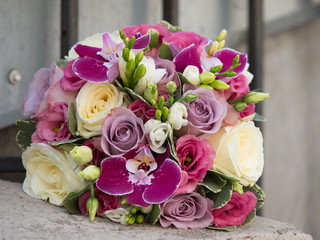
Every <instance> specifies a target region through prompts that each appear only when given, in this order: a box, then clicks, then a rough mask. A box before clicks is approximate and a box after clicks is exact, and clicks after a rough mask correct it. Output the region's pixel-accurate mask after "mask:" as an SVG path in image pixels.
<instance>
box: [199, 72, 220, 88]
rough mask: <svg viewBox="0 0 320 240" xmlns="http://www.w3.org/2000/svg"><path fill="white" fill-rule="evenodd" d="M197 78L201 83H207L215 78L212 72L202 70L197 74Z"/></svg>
mask: <svg viewBox="0 0 320 240" xmlns="http://www.w3.org/2000/svg"><path fill="white" fill-rule="evenodd" d="M199 78H200V81H201V82H202V83H203V84H205V85H207V84H210V83H212V82H213V81H214V80H215V79H216V75H214V74H213V73H212V72H203V73H201V74H200V75H199Z"/></svg>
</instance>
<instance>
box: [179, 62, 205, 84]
mask: <svg viewBox="0 0 320 240" xmlns="http://www.w3.org/2000/svg"><path fill="white" fill-rule="evenodd" d="M182 75H183V76H184V77H185V78H186V79H187V80H188V81H189V82H190V83H191V84H193V85H196V86H198V85H200V83H201V82H200V79H199V68H197V67H196V66H193V65H189V66H187V67H186V68H185V69H184V71H183V74H182Z"/></svg>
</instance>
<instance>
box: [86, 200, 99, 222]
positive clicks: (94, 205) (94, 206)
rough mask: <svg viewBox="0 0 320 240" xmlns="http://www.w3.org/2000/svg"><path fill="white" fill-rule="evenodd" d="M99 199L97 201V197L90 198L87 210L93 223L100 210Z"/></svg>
mask: <svg viewBox="0 0 320 240" xmlns="http://www.w3.org/2000/svg"><path fill="white" fill-rule="evenodd" d="M98 205H99V202H98V199H96V198H95V197H90V198H88V200H87V209H88V212H89V215H90V220H91V221H93V220H94V218H95V216H96V214H97V210H98Z"/></svg>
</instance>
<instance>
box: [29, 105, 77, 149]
mask: <svg viewBox="0 0 320 240" xmlns="http://www.w3.org/2000/svg"><path fill="white" fill-rule="evenodd" d="M67 120H68V104H66V103H62V102H56V103H55V104H54V105H53V106H50V107H49V108H48V109H46V110H44V111H42V112H41V113H40V114H39V115H38V117H37V125H36V131H35V132H34V133H33V134H32V136H31V140H32V142H34V143H40V142H42V143H48V142H53V141H66V140H69V139H70V138H71V137H72V136H71V133H70V131H69V128H68V124H67Z"/></svg>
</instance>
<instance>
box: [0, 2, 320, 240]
mask: <svg viewBox="0 0 320 240" xmlns="http://www.w3.org/2000/svg"><path fill="white" fill-rule="evenodd" d="M254 2H255V3H254ZM65 4H71V5H69V8H66V5H65ZM254 5H255V6H254ZM70 6H71V8H70ZM67 7H68V6H67ZM66 9H67V11H69V13H70V14H69V17H70V16H71V18H69V19H68V18H67V20H66V19H65V20H64V23H63V24H62V23H61V19H63V18H64V17H66V15H65V13H63V11H66ZM250 9H251V10H250ZM163 18H166V19H167V20H171V21H172V23H173V24H178V25H179V26H181V27H182V28H183V30H185V31H194V32H196V33H198V34H200V35H203V36H206V37H209V38H211V39H215V38H216V37H217V35H218V34H219V32H220V30H221V29H223V28H226V29H227V30H228V36H227V38H226V41H227V43H226V45H227V46H228V47H232V48H235V49H236V50H238V51H242V52H247V53H249V59H251V60H252V61H253V62H251V68H250V70H251V71H253V72H254V73H255V74H256V77H255V78H254V81H255V82H256V83H257V85H255V86H258V87H263V91H264V92H269V93H270V94H271V98H270V99H267V100H266V101H265V102H264V103H263V105H262V106H261V107H260V109H259V110H258V111H260V114H262V115H263V116H264V117H265V118H266V119H267V121H266V122H264V123H263V124H262V125H260V127H262V129H263V133H264V145H265V169H264V174H263V177H262V183H261V184H262V187H263V189H264V191H265V193H266V203H265V206H264V207H263V209H262V213H261V214H262V215H263V216H264V217H268V218H272V219H275V220H279V221H285V222H289V223H292V224H294V225H295V226H296V227H298V228H300V229H302V230H303V231H304V232H306V233H309V234H311V235H312V236H313V238H314V239H320V228H319V226H320V204H319V199H320V174H319V173H318V171H320V147H319V143H320V141H319V136H320V107H319V105H318V104H319V93H318V91H319V90H320V77H319V66H320V44H319V43H320V41H319V39H320V0H283V1H279V0H264V1H263V0H251V1H250V0H197V1H194V0H171V1H170V0H169V1H165V0H164V1H160V0H130V1H129V0H90V1H86V0H78V1H76V0H70V1H69V0H46V1H44V0H0V53H1V58H0V120H1V121H0V146H1V152H0V178H2V179H6V180H11V181H19V182H22V181H23V179H24V172H23V167H22V165H21V162H20V161H21V160H20V155H21V150H20V149H19V148H18V147H17V146H16V144H15V135H16V133H17V130H16V129H15V127H14V126H13V124H14V122H15V120H17V119H22V116H21V115H20V111H21V103H22V100H23V98H24V96H25V94H26V92H27V86H28V83H29V81H30V79H31V77H32V75H33V73H34V72H35V71H36V70H37V69H39V68H41V67H49V66H50V64H51V63H52V62H53V61H56V60H58V59H59V58H60V56H61V52H62V53H63V52H64V51H65V50H63V48H66V47H69V46H70V44H72V41H76V40H77V39H78V40H82V39H84V38H85V37H87V36H90V35H92V34H94V33H96V32H107V31H108V32H113V31H114V30H117V29H119V28H121V27H125V26H129V25H137V24H141V23H146V24H154V23H156V22H158V21H160V20H162V19H163ZM77 20H78V21H77ZM66 23H67V25H66ZM76 27H77V28H76ZM66 31H67V32H66ZM66 34H71V42H70V38H68V39H67V41H69V43H67V44H66V45H65V46H64V45H63V44H65V43H66V42H65V41H64V42H63V43H62V44H61V37H62V39H64V40H66V39H65V38H66ZM249 36H250V37H249ZM249 42H250V44H248V43H249ZM1 194H3V193H1Z"/></svg>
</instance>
